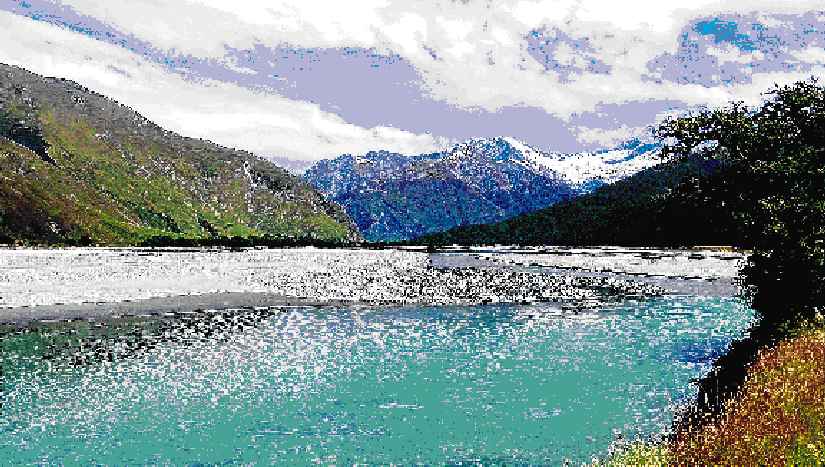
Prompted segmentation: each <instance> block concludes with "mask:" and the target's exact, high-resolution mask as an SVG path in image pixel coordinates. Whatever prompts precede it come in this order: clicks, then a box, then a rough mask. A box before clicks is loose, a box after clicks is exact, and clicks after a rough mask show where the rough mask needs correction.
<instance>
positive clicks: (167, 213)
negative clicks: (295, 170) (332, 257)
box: [0, 65, 357, 244]
mask: <svg viewBox="0 0 825 467" xmlns="http://www.w3.org/2000/svg"><path fill="white" fill-rule="evenodd" d="M12 140H14V141H12ZM26 146H27V147H26ZM231 236H238V237H260V236H274V237H287V238H295V237H298V238H306V239H309V240H322V241H348V240H354V239H357V233H356V232H355V231H354V228H353V227H352V224H351V222H350V221H349V219H348V218H347V216H346V214H345V213H344V212H343V211H342V210H341V209H340V208H339V207H338V206H335V205H333V204H331V203H328V202H326V201H325V200H323V198H322V197H321V196H320V194H318V193H317V192H316V191H315V190H313V189H312V188H311V187H310V186H309V185H307V184H306V183H304V182H303V181H301V180H299V179H297V178H296V177H294V176H292V175H289V174H287V173H286V172H285V171H283V170H282V169H280V168H278V167H276V166H274V165H272V164H271V163H269V162H267V161H263V160H261V159H258V158H256V157H254V156H252V155H251V154H248V153H243V152H240V151H234V150H230V149H227V148H222V147H220V146H217V145H214V144H212V143H209V142H206V141H202V140H196V139H189V138H184V137H181V136H178V135H176V134H174V133H171V132H167V131H164V130H163V129H161V128H159V127H157V126H156V125H154V124H152V123H151V122H149V121H147V120H146V119H144V118H143V117H141V116H140V115H138V114H137V113H135V112H133V111H131V110H130V109H128V108H126V107H123V106H120V105H118V104H117V103H115V102H113V101H111V100H108V99H106V98H104V97H102V96H99V95H97V94H94V93H91V92H89V91H88V90H85V89H83V88H81V87H80V86H78V85H76V84H74V83H71V82H68V81H63V80H56V79H50V78H41V77H39V76H37V75H33V74H30V73H28V72H25V71H24V70H21V69H19V68H14V67H8V66H5V65H0V237H5V238H6V239H19V240H24V241H33V242H46V243H66V242H68V243H72V242H82V241H91V242H94V243H101V244H139V243H142V242H144V241H146V240H148V239H150V238H152V237H169V238H191V239H196V238H208V237H231Z"/></svg>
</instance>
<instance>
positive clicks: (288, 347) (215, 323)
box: [0, 297, 753, 465]
mask: <svg viewBox="0 0 825 467" xmlns="http://www.w3.org/2000/svg"><path fill="white" fill-rule="evenodd" d="M752 319H753V313H752V311H751V310H749V309H748V308H747V307H746V306H744V305H743V304H742V303H741V302H739V301H737V300H736V299H733V298H718V297H716V298H699V297H663V298H655V299H648V300H642V301H628V302H623V303H619V304H614V305H610V306H605V307H604V308H603V309H600V310H596V311H588V312H584V313H579V314H571V313H569V312H562V311H560V310H559V309H558V308H555V307H553V306H551V305H531V306H480V307H406V308H392V309H370V308H361V309H310V308H281V309H269V310H258V311H251V310H250V311H234V312H213V313H201V314H192V315H182V316H177V317H173V318H164V319H141V320H137V319H133V320H129V321H119V322H112V323H105V324H101V323H98V324H94V323H69V324H61V325H43V326H40V327H37V328H34V329H29V330H26V331H13V332H12V331H8V332H6V333H5V335H4V336H3V337H2V341H0V350H2V393H0V404H2V405H0V459H2V460H3V461H2V464H4V465H6V464H11V465H15V464H37V463H44V464H66V465H75V464H90V463H91V464H116V465H124V464H129V465H134V464H140V465H143V464H174V465H181V464H184V465H186V464H222V465H227V464H228V465H236V464H250V463H254V464H259V465H268V464H308V463H315V462H322V463H324V464H331V463H335V464H353V463H367V464H389V463H396V464H415V463H422V464H445V463H452V464H461V463H476V462H481V463H484V464H490V463H508V464H513V463H516V464H518V463H524V464H559V463H561V462H564V461H565V460H569V461H571V462H572V463H575V464H580V463H582V462H589V461H591V460H592V458H593V457H594V456H601V455H604V454H605V453H606V452H607V449H608V448H609V446H610V445H611V443H612V442H614V441H615V440H616V439H617V438H618V437H623V438H624V439H633V438H635V437H637V436H642V437H645V436H649V435H654V434H656V433H661V432H663V431H664V430H667V429H668V427H669V426H670V423H671V421H672V419H673V414H674V411H675V410H676V408H677V405H678V404H680V403H685V402H686V401H689V399H690V397H692V396H693V395H694V394H695V388H694V387H693V386H692V385H691V383H690V381H691V379H694V378H698V377H700V376H702V375H703V374H705V373H706V372H707V371H708V370H709V369H710V366H711V363H712V362H713V360H714V359H715V358H716V357H717V356H719V355H720V354H721V353H723V352H724V351H725V349H726V348H727V346H728V345H729V344H730V342H731V340H732V339H735V338H737V337H740V336H742V335H743V334H744V332H745V330H746V328H747V327H748V325H749V323H750V322H751V321H752Z"/></svg>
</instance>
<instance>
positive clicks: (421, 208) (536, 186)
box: [304, 138, 660, 242]
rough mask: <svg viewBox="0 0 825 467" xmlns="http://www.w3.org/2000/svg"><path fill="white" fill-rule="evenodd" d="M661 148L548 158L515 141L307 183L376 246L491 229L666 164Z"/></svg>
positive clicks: (325, 166)
mask: <svg viewBox="0 0 825 467" xmlns="http://www.w3.org/2000/svg"><path fill="white" fill-rule="evenodd" d="M659 147H660V146H659V144H658V143H657V142H656V141H654V140H652V139H650V140H640V139H634V140H631V141H628V142H627V143H625V144H623V145H621V146H619V147H617V148H615V149H611V150H604V151H598V152H592V153H591V152H586V153H575V154H562V153H550V152H543V151H540V150H538V149H536V148H533V147H530V146H528V145H526V144H524V143H522V142H520V141H518V140H515V139H513V138H487V139H473V140H469V141H466V142H463V143H460V144H457V145H455V146H453V147H452V148H451V149H449V150H446V151H443V152H436V153H432V154H422V155H416V156H404V155H401V154H395V153H391V152H386V151H373V152H368V153H366V154H364V155H360V156H354V155H349V154H347V155H343V156H340V157H338V158H336V159H332V160H322V161H319V162H317V163H316V164H315V165H313V166H312V167H311V168H309V169H308V170H307V171H306V172H305V173H304V178H305V180H307V181H308V182H309V183H311V184H312V185H313V186H314V187H315V188H316V189H317V190H318V191H320V192H321V193H322V194H323V195H324V196H325V197H326V198H327V200H329V201H333V202H335V203H338V204H340V205H341V206H342V207H343V208H344V209H345V210H346V211H347V213H348V214H349V216H350V217H351V218H352V219H353V221H354V222H355V224H356V225H357V227H358V229H359V231H360V232H361V234H362V235H363V236H364V237H365V238H366V239H367V240H370V241H378V242H393V241H403V240H409V239H413V238H417V237H420V236H422V235H426V234H430V233H436V232H442V231H446V230H449V229H452V228H455V227H459V226H464V225H472V224H487V223H494V222H499V221H502V220H505V219H509V218H512V217H515V216H518V215H520V214H525V213H528V212H532V211H536V210H540V209H543V208H546V207H547V206H550V205H553V204H555V203H558V202H560V201H565V200H569V199H572V198H575V197H577V196H581V195H583V194H586V193H589V192H591V191H593V190H594V189H596V188H598V187H600V186H603V185H608V184H612V183H614V182H616V181H618V180H621V179H623V178H625V177H628V176H630V175H632V174H634V173H637V172H639V171H640V170H643V169H645V168H648V167H652V166H654V165H656V164H658V163H659V162H660V160H659V158H658V151H659Z"/></svg>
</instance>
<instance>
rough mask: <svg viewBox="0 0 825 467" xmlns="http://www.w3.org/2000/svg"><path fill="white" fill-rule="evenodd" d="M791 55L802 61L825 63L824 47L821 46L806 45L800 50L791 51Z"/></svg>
mask: <svg viewBox="0 0 825 467" xmlns="http://www.w3.org/2000/svg"><path fill="white" fill-rule="evenodd" d="M791 55H793V56H794V58H796V59H797V60H799V61H801V62H803V63H815V64H819V65H823V64H825V49H823V48H822V47H808V48H806V49H802V50H795V51H792V52H791Z"/></svg>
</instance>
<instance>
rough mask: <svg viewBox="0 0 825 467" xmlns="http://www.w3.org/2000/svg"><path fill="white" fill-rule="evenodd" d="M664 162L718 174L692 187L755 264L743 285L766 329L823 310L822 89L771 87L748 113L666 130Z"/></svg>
mask: <svg viewBox="0 0 825 467" xmlns="http://www.w3.org/2000/svg"><path fill="white" fill-rule="evenodd" d="M659 136H661V137H662V138H663V139H664V141H665V144H666V145H665V148H664V150H663V154H664V155H665V157H668V158H672V159H684V158H687V157H690V156H692V155H697V154H698V155H701V156H702V157H706V158H709V159H710V158H713V159H718V160H720V161H722V163H723V164H725V169H724V172H723V174H724V176H723V177H715V178H714V179H713V182H710V181H705V182H704V184H702V185H701V186H699V187H697V189H698V190H700V191H703V192H704V193H705V195H706V196H708V197H711V198H713V199H714V200H715V201H717V202H721V203H724V205H725V206H727V207H728V208H729V209H730V210H731V211H732V214H733V215H734V216H735V218H736V220H737V222H738V223H739V224H740V226H741V227H742V228H743V230H744V231H745V232H746V233H747V235H748V236H749V237H750V238H749V243H751V244H752V245H753V255H752V256H751V257H750V260H749V263H748V265H747V267H746V268H745V269H744V271H743V272H744V277H743V278H744V282H745V284H746V285H747V286H748V290H750V298H751V300H752V304H753V306H754V308H755V309H756V310H757V311H759V312H760V313H761V314H762V316H763V318H765V319H767V320H769V321H774V322H777V321H784V320H787V319H791V318H796V317H797V316H799V315H809V314H811V313H816V312H818V311H820V310H821V307H822V306H823V305H825V88H823V86H821V85H820V84H819V83H818V82H817V81H816V80H814V79H811V80H808V81H804V82H798V83H796V84H793V85H788V86H782V87H779V86H777V87H775V88H774V89H773V90H771V91H770V92H768V93H767V99H766V101H765V102H764V103H763V104H762V105H761V106H759V107H758V108H755V109H750V108H748V107H746V106H745V105H744V104H743V103H741V102H740V103H734V104H731V105H730V106H728V107H725V108H722V109H717V110H713V111H705V112H701V113H698V114H694V115H689V116H687V117H682V118H676V119H671V120H668V121H666V122H665V123H664V124H663V125H662V126H661V127H660V128H659Z"/></svg>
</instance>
